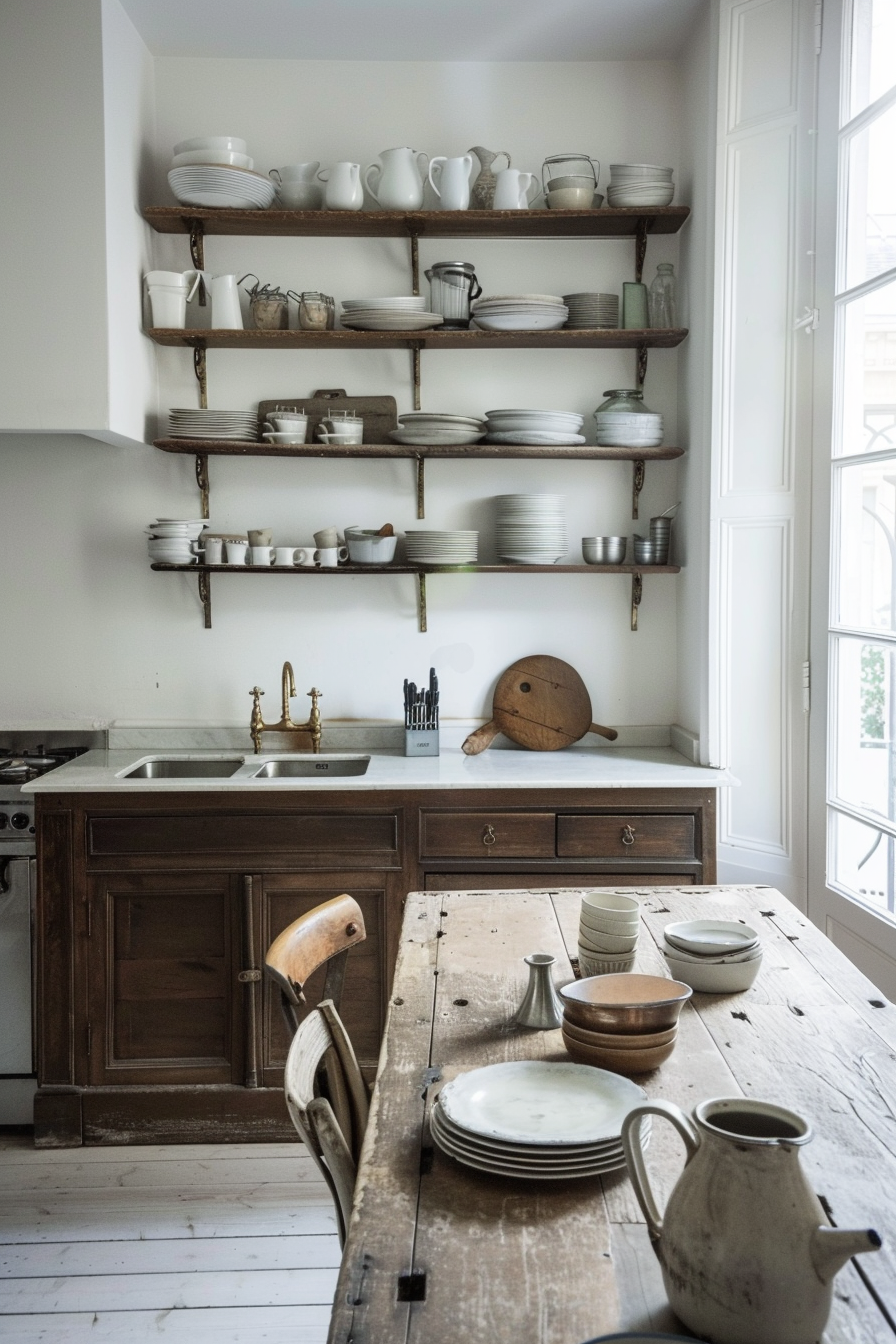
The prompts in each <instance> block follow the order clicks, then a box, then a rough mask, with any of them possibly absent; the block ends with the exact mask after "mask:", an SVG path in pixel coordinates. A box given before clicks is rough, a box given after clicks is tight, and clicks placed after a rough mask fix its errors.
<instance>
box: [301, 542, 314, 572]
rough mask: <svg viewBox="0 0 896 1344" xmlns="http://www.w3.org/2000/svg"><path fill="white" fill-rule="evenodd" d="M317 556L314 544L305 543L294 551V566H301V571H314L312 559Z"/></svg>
mask: <svg viewBox="0 0 896 1344" xmlns="http://www.w3.org/2000/svg"><path fill="white" fill-rule="evenodd" d="M316 554H317V552H316V551H315V548H314V542H312V541H309V542H306V543H305V545H304V546H300V547H299V549H298V550H297V551H296V564H297V565H301V567H302V569H314V567H315V563H314V557H315V555H316Z"/></svg>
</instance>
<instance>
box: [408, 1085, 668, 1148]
mask: <svg viewBox="0 0 896 1344" xmlns="http://www.w3.org/2000/svg"><path fill="white" fill-rule="evenodd" d="M433 1115H434V1116H435V1117H436V1120H437V1122H438V1123H439V1125H440V1126H441V1128H442V1129H443V1130H444V1131H445V1132H446V1133H447V1135H448V1137H449V1138H451V1139H453V1140H454V1142H455V1143H460V1144H465V1145H469V1147H470V1148H471V1149H473V1150H474V1151H476V1150H478V1151H480V1152H482V1153H483V1154H485V1155H488V1154H489V1153H491V1154H494V1155H495V1156H497V1157H501V1158H504V1159H506V1158H507V1157H509V1156H518V1157H526V1158H529V1159H531V1160H532V1161H535V1162H553V1161H555V1160H557V1161H563V1162H567V1161H574V1162H581V1161H583V1160H587V1161H591V1160H592V1159H601V1158H604V1157H611V1156H615V1155H616V1153H617V1152H618V1151H619V1149H620V1148H621V1147H622V1141H621V1139H618V1138H615V1139H603V1140H600V1141H599V1142H598V1143H571V1144H563V1145H562V1147H557V1146H556V1145H550V1144H549V1145H542V1144H537V1143H509V1142H504V1141H503V1140H501V1139H490V1138H487V1137H486V1136H485V1135H483V1134H471V1133H470V1131H469V1130H467V1129H461V1127H460V1126H459V1125H456V1124H455V1123H454V1121H453V1120H451V1119H450V1118H449V1117H448V1116H447V1115H446V1114H445V1112H444V1111H443V1110H442V1109H441V1107H440V1106H439V1104H438V1098H436V1101H435V1103H434V1105H433ZM652 1123H653V1121H652V1117H651V1116H649V1115H648V1116H645V1118H644V1121H643V1125H642V1133H643V1134H644V1135H645V1136H646V1137H649V1135H650V1131H651V1126H652Z"/></svg>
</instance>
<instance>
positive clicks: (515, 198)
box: [493, 168, 535, 210]
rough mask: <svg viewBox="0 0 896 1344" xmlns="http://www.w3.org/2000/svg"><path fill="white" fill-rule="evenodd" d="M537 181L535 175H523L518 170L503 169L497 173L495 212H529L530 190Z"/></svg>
mask: <svg viewBox="0 0 896 1344" xmlns="http://www.w3.org/2000/svg"><path fill="white" fill-rule="evenodd" d="M534 181H535V175H534V174H533V173H521V172H520V171H519V169H518V168H502V169H501V171H500V172H499V173H495V202H494V207H493V208H494V209H495V210H528V209H529V196H528V192H529V188H530V187H531V186H532V183H533V182H534Z"/></svg>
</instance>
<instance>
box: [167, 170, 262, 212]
mask: <svg viewBox="0 0 896 1344" xmlns="http://www.w3.org/2000/svg"><path fill="white" fill-rule="evenodd" d="M168 182H169V185H170V187H171V190H172V191H173V192H174V194H175V196H176V197H177V199H178V200H179V201H180V203H181V204H182V205H211V206H215V205H217V206H229V207H230V209H232V210H267V209H268V207H269V206H270V205H271V203H272V202H273V200H274V196H275V195H276V188H275V187H274V184H273V182H272V181H271V179H270V178H269V177H265V176H264V174H263V173H255V172H252V170H251V169H249V168H234V167H231V166H229V165H227V164H223V163H219V164H213V163H193V164H185V165H183V166H182V167H180V168H172V169H171V171H170V172H169V174H168Z"/></svg>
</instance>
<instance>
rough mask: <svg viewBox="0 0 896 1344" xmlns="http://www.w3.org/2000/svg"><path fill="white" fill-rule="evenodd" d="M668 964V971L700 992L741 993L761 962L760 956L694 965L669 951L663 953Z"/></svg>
mask: <svg viewBox="0 0 896 1344" xmlns="http://www.w3.org/2000/svg"><path fill="white" fill-rule="evenodd" d="M663 955H664V956H665V958H666V962H667V963H668V966H669V973H670V974H671V975H672V976H673V977H674V979H676V980H681V981H682V983H683V984H685V985H690V987H691V989H696V990H699V991H700V992H701V993H702V994H742V993H743V991H744V990H745V989H749V988H750V986H751V985H752V983H753V981H754V980H755V979H756V976H757V975H758V974H759V967H760V965H761V964H762V957H761V956H760V957H754V958H753V960H752V961H738V962H728V963H726V964H724V965H721V966H720V965H715V966H713V965H709V966H704V965H699V966H698V965H696V964H695V963H694V962H693V961H682V960H681V959H680V958H678V957H673V956H672V954H671V953H670V952H665V953H664V954H663Z"/></svg>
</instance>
